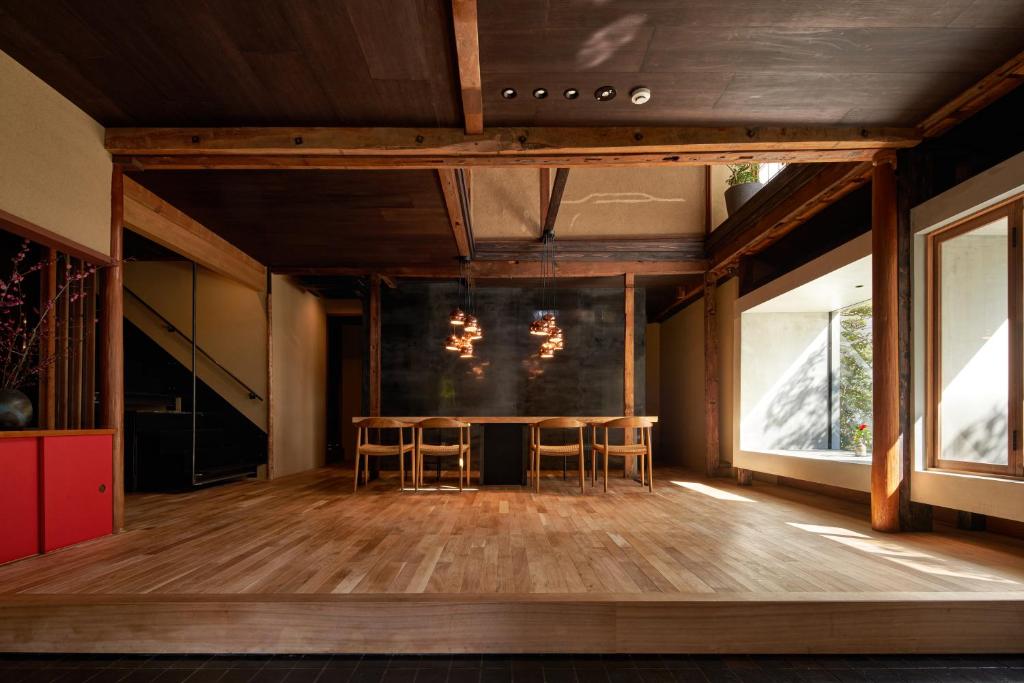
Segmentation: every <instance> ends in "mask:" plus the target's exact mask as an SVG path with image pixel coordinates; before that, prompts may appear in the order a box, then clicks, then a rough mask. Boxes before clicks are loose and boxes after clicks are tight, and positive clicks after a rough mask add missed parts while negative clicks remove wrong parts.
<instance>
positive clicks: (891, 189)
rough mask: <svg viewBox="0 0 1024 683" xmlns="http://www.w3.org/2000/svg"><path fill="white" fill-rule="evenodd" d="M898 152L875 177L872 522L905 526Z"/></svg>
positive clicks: (887, 156)
mask: <svg viewBox="0 0 1024 683" xmlns="http://www.w3.org/2000/svg"><path fill="white" fill-rule="evenodd" d="M898 252H899V245H898V230H897V211H896V155H895V153H893V152H879V153H878V154H877V155H875V159H874V170H873V174H872V180H871V270H872V274H871V288H872V289H871V293H872V323H871V327H872V332H873V333H872V356H873V367H872V381H873V395H874V398H873V401H872V420H873V421H874V429H873V433H874V444H873V448H872V453H871V527H872V528H873V529H875V530H876V531H899V530H900V493H901V491H902V490H903V487H902V482H903V476H904V472H903V462H902V452H901V442H900V419H899V415H900V373H899V295H898V282H899V259H898Z"/></svg>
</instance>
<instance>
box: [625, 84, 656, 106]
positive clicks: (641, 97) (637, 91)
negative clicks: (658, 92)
mask: <svg viewBox="0 0 1024 683" xmlns="http://www.w3.org/2000/svg"><path fill="white" fill-rule="evenodd" d="M650 99H651V89H650V88H645V87H643V86H639V87H636V88H633V92H631V93H629V100H630V101H631V102H632V103H633V104H647V103H648V102H649V101H650Z"/></svg>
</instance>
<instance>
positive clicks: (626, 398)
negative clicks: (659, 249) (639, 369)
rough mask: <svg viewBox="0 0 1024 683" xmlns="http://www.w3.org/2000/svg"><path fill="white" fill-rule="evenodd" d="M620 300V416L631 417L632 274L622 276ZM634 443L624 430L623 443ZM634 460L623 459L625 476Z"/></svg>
mask: <svg viewBox="0 0 1024 683" xmlns="http://www.w3.org/2000/svg"><path fill="white" fill-rule="evenodd" d="M622 282H623V291H624V296H623V300H622V306H623V311H624V312H625V321H626V322H625V325H626V328H625V330H623V333H624V334H623V337H622V339H623V342H622V354H623V355H622V414H623V415H633V414H634V413H635V412H636V351H635V348H636V339H635V332H636V276H635V275H634V274H633V273H626V274H625V276H623V280H622ZM633 441H634V436H633V430H632V429H627V430H626V440H625V443H627V444H631V443H633ZM635 461H636V458H634V457H633V456H631V455H627V456H626V458H625V464H624V468H625V474H626V476H631V475H633V474H635V470H636V462H635Z"/></svg>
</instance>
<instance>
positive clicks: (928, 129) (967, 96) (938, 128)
mask: <svg viewBox="0 0 1024 683" xmlns="http://www.w3.org/2000/svg"><path fill="white" fill-rule="evenodd" d="M1021 83H1024V52H1021V53H1019V54H1017V55H1016V56H1015V57H1014V58H1013V59H1011V60H1010V61H1008V62H1006V63H1005V64H1003V65H1002V66H1000V67H999V68H998V69H996V70H995V71H993V72H992V73H990V74H989V75H988V76H986V77H985V78H983V79H981V80H980V81H978V82H977V83H975V84H974V85H972V86H971V87H970V88H968V89H967V90H965V91H964V92H962V93H960V94H959V95H957V96H956V97H954V98H953V99H952V100H950V101H949V102H947V103H946V104H945V105H944V106H942V107H941V108H939V109H938V111H936V112H935V113H934V114H932V115H931V116H929V117H928V118H926V119H925V120H924V121H922V122H921V125H920V126H919V127H918V128H919V130H920V131H921V135H922V137H926V138H933V137H937V136H939V135H942V134H943V133H945V132H946V131H948V130H949V129H950V128H952V127H954V126H956V125H957V124H959V123H962V122H963V121H964V120H966V119H968V118H970V117H971V116H973V115H974V114H976V113H978V112H979V111H981V110H982V109H984V108H985V107H987V106H988V105H990V104H992V103H993V102H995V101H996V100H998V99H999V98H1000V97H1002V96H1003V95H1005V94H1007V93H1008V92H1010V91H1011V90H1013V89H1015V88H1016V87H1017V86H1019V85H1020V84H1021Z"/></svg>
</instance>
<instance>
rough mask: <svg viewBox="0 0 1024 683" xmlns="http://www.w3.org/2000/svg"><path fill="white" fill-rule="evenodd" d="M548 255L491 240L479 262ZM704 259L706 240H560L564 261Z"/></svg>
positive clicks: (530, 245)
mask: <svg viewBox="0 0 1024 683" xmlns="http://www.w3.org/2000/svg"><path fill="white" fill-rule="evenodd" d="M543 253H544V245H543V244H542V243H539V242H523V241H514V240H490V241H482V242H477V243H476V256H475V258H476V259H477V260H482V261H508V260H517V261H524V260H538V259H540V258H541V256H542V255H543ZM703 258H704V237H703V236H702V235H689V236H685V237H662V238H657V237H655V238H649V239H608V240H577V239H560V240H558V259H559V262H560V263H561V262H562V261H602V260H609V261H624V260H631V261H676V260H689V259H703Z"/></svg>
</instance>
